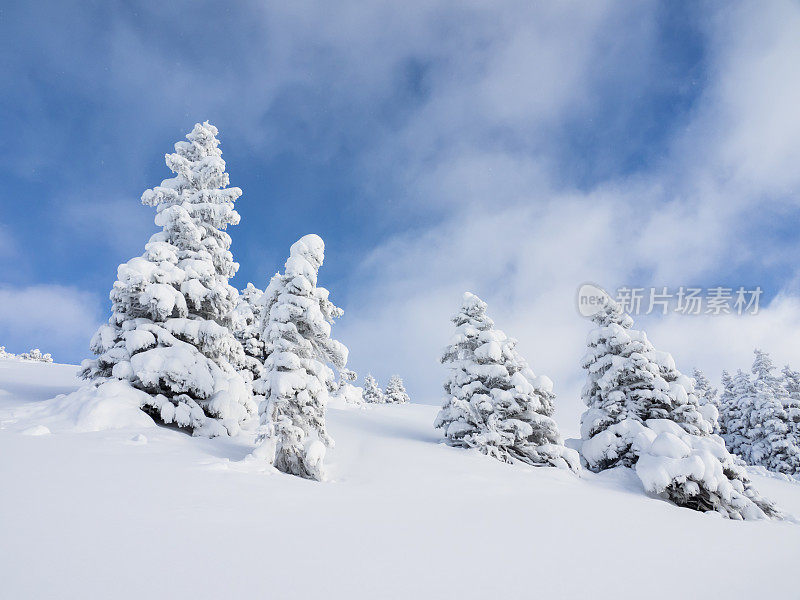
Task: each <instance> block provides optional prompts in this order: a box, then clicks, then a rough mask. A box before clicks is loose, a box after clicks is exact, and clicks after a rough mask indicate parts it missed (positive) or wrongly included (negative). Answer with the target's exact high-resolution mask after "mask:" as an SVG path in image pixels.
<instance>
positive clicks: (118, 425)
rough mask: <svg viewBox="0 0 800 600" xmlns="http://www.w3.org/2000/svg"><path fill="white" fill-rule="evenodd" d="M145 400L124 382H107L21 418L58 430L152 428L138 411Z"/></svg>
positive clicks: (53, 401)
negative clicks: (45, 424)
mask: <svg viewBox="0 0 800 600" xmlns="http://www.w3.org/2000/svg"><path fill="white" fill-rule="evenodd" d="M149 399H150V397H149V396H148V395H147V394H145V393H144V392H142V391H140V390H137V389H134V388H132V387H131V386H130V385H129V384H128V383H127V382H124V381H118V380H111V381H107V382H105V383H102V384H100V385H98V386H95V385H85V386H83V387H81V388H79V389H77V390H75V391H74V392H72V393H71V394H61V395H59V396H56V397H55V398H51V399H50V400H46V401H44V402H42V403H41V404H39V405H38V406H36V407H34V408H32V409H29V411H28V414H26V415H23V419H24V420H28V421H35V422H37V423H43V422H44V423H47V424H48V425H49V426H50V428H51V429H54V430H59V431H76V432H89V431H103V430H106V429H122V428H127V427H131V428H138V427H154V426H155V423H154V422H153V420H152V419H151V418H150V417H149V416H147V415H146V414H145V413H144V412H142V411H141V409H140V407H141V406H142V405H143V403H144V402H145V401H146V400H149ZM39 426H42V425H39ZM45 429H47V427H45ZM34 435H36V434H34Z"/></svg>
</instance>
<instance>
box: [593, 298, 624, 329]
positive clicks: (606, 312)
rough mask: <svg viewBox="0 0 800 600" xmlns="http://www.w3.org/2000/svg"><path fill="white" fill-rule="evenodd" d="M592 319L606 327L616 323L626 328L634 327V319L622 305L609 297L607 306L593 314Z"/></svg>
mask: <svg viewBox="0 0 800 600" xmlns="http://www.w3.org/2000/svg"><path fill="white" fill-rule="evenodd" d="M592 321H593V322H594V323H596V324H597V325H599V326H600V327H605V326H608V325H611V324H612V323H615V324H617V325H619V326H621V327H623V328H625V329H630V328H631V327H633V319H632V318H631V317H630V316H628V315H627V314H626V313H625V311H624V310H623V309H622V306H621V305H620V304H619V303H618V302H615V301H614V300H612V299H611V298H608V299H607V302H606V304H605V306H603V308H602V309H600V310H599V311H598V312H596V313H595V314H593V315H592Z"/></svg>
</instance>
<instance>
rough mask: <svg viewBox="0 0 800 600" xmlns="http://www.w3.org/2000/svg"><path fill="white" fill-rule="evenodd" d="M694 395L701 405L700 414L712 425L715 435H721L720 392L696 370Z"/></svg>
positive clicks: (694, 374)
mask: <svg viewBox="0 0 800 600" xmlns="http://www.w3.org/2000/svg"><path fill="white" fill-rule="evenodd" d="M692 375H693V377H694V393H695V395H696V396H697V401H698V403H699V404H700V414H702V415H703V418H704V419H705V420H706V421H708V422H709V423H711V427H712V429H713V432H714V433H717V434H718V433H719V399H718V398H717V395H718V394H719V390H717V388H715V387H712V386H711V382H710V381H709V380H708V377H706V376H705V374H704V373H703V372H702V371H701V370H700V369H697V368H695V370H694V373H692Z"/></svg>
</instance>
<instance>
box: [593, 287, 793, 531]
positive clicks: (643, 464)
mask: <svg viewBox="0 0 800 600" xmlns="http://www.w3.org/2000/svg"><path fill="white" fill-rule="evenodd" d="M592 320H593V321H594V323H595V325H596V327H595V329H593V330H592V331H591V332H590V333H589V336H588V352H587V353H586V355H585V357H584V359H583V361H582V366H583V368H584V369H586V371H587V373H588V381H587V384H586V386H585V387H584V389H583V394H582V395H583V401H584V403H585V404H586V406H587V410H586V412H585V413H584V414H583V417H582V418H581V437H582V438H583V443H582V446H581V454H582V456H583V458H584V461H585V462H586V465H587V466H588V467H589V469H591V470H592V471H602V470H604V469H608V468H611V467H615V466H623V467H635V469H636V474H637V475H638V476H639V479H640V480H641V481H642V483H643V485H644V487H645V489H646V490H647V491H649V492H653V493H656V494H658V495H660V496H662V497H664V498H666V499H668V500H670V501H672V502H674V503H675V504H677V505H678V506H684V507H687V508H692V509H695V510H699V511H715V512H718V513H720V514H722V515H723V516H726V517H729V518H732V519H748V520H751V519H764V518H768V517H778V516H780V512H779V511H778V510H777V509H776V508H775V507H774V506H773V505H772V503H770V502H769V501H768V500H766V499H764V498H763V497H761V496H760V495H759V493H758V492H757V491H756V490H755V488H754V487H753V486H752V484H751V483H750V481H749V479H748V478H747V475H746V473H745V471H744V469H743V467H741V466H739V465H737V464H736V461H735V460H734V458H733V456H732V455H731V454H730V453H729V452H728V451H727V450H726V449H725V445H724V443H723V441H722V439H721V438H720V437H719V436H716V435H714V434H713V433H712V425H711V423H709V422H708V421H707V420H705V419H704V418H703V415H702V413H701V411H700V406H699V403H698V399H697V396H696V395H695V393H694V380H693V379H691V378H689V377H686V376H685V375H683V374H681V373H680V371H678V370H677V368H676V367H675V362H674V361H673V359H672V357H671V356H670V355H669V354H667V353H665V352H658V351H657V350H656V349H655V348H654V347H653V345H652V344H651V343H650V341H649V340H648V339H647V336H646V335H645V333H644V332H642V331H637V330H635V329H632V328H631V327H632V326H633V320H632V319H631V318H630V317H629V316H628V315H626V314H625V313H624V312H623V311H622V309H621V308H620V306H619V305H618V304H617V303H615V302H614V301H613V300H611V299H610V298H608V299H607V303H606V305H605V306H604V307H603V308H602V309H601V310H600V311H599V312H598V313H596V314H595V315H594V316H593V317H592Z"/></svg>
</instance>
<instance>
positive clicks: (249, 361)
mask: <svg viewBox="0 0 800 600" xmlns="http://www.w3.org/2000/svg"><path fill="white" fill-rule="evenodd" d="M263 308H264V292H263V291H262V290H260V289H258V288H257V287H255V286H254V285H253V284H252V283H248V284H247V287H246V288H245V289H243V290H242V292H241V294H240V295H239V300H238V302H237V304H236V307H235V308H234V309H233V313H232V323H231V329H232V330H233V334H234V336H236V339H237V340H239V343H240V344H242V348H243V349H244V353H245V368H246V370H247V371H248V372H249V373H250V374H251V377H252V379H258V378H259V377H260V376H261V371H262V369H263V366H264V359H265V358H266V355H265V352H264V342H263V341H262V339H261V332H262V328H263V322H262V321H263V317H262V313H263Z"/></svg>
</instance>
